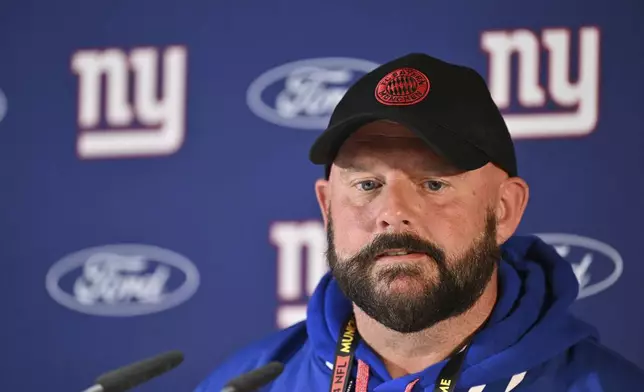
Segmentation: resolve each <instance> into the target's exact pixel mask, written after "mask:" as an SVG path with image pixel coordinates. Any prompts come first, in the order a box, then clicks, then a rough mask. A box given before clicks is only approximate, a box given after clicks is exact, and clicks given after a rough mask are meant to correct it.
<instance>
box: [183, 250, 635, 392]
mask: <svg viewBox="0 0 644 392" xmlns="http://www.w3.org/2000/svg"><path fill="white" fill-rule="evenodd" d="M499 282H500V294H499V298H498V301H497V304H496V306H495V308H494V311H493V313H492V315H491V318H490V320H489V322H488V324H487V325H486V327H485V328H484V329H482V330H481V331H479V333H478V334H477V335H476V336H475V338H474V340H473V341H472V342H471V344H470V348H469V350H468V351H467V354H466V357H465V361H464V364H463V367H462V371H461V377H460V379H459V380H458V383H457V386H456V391H457V392H509V391H516V392H582V391H584V392H613V391H644V372H643V371H642V370H640V369H638V368H637V367H636V366H635V365H633V364H631V363H630V362H628V361H626V360H625V359H623V358H622V357H620V356H619V355H617V354H616V353H614V352H612V351H611V350H609V349H607V348H606V347H604V346H602V345H600V344H599V343H598V338H597V333H596V331H595V329H594V328H592V327H591V326H590V325H588V324H586V323H584V322H582V321H581V320H579V319H576V318H575V317H573V316H572V315H571V314H570V313H569V311H568V308H569V306H570V305H571V304H572V303H573V302H574V301H575V299H576V297H577V293H578V282H577V279H576V278H575V275H574V274H573V272H572V268H571V266H570V264H569V263H568V262H567V261H565V260H563V259H562V258H561V257H560V256H559V255H558V254H557V253H556V251H555V250H554V249H553V248H552V247H551V246H550V245H547V244H546V243H544V242H543V241H541V240H540V239H538V238H536V237H514V238H512V239H510V240H509V241H508V242H506V243H505V244H504V246H503V257H502V260H501V261H500V263H499ZM351 311H352V307H351V302H350V301H349V300H348V299H347V298H346V297H344V295H343V294H342V292H341V291H340V289H339V288H338V285H337V283H336V281H335V280H334V279H333V278H332V277H331V276H330V275H329V274H327V275H326V276H325V277H324V278H323V279H322V280H321V281H320V283H319V285H318V287H317V288H316V291H315V293H314V294H313V296H312V297H311V300H310V302H309V305H308V309H307V319H306V321H302V322H300V323H298V324H295V325H294V326H292V327H290V328H287V329H285V330H282V331H279V332H277V333H274V334H272V335H270V336H269V337H267V338H265V339H263V340H262V341H259V342H255V343H254V344H251V345H249V346H247V347H246V348H244V349H243V350H241V351H239V352H238V353H236V354H235V355H233V356H232V357H230V358H228V359H227V360H226V361H225V362H224V363H223V364H222V365H220V366H219V367H218V368H217V369H216V370H215V371H214V372H213V373H212V374H211V375H210V376H209V377H208V378H207V379H206V380H204V381H203V382H202V384H201V385H200V386H198V387H197V389H196V390H195V392H220V390H221V389H222V387H223V386H224V385H225V384H226V383H227V382H228V381H229V380H230V379H232V378H234V377H237V376H238V375H240V374H242V373H244V372H247V371H250V370H252V369H254V368H256V367H259V366H261V365H263V364H266V363H268V362H271V361H280V362H282V363H284V364H285V368H284V372H283V373H282V374H281V375H280V376H279V377H278V378H277V380H275V381H274V382H273V383H271V384H270V385H268V386H266V387H265V388H263V389H261V391H262V392H269V391H270V392H278V391H279V392H282V391H283V392H300V391H308V392H328V391H329V386H330V380H331V373H332V368H333V365H332V363H333V361H334V357H335V349H336V342H337V339H338V336H339V334H340V330H341V328H342V325H343V323H344V322H345V320H346V319H347V317H349V315H350V314H351ZM355 355H356V359H360V360H362V361H363V362H365V363H366V364H367V365H368V367H369V372H370V374H369V380H368V390H369V391H376V392H403V391H405V388H406V387H407V386H408V385H409V384H410V383H411V382H412V381H414V380H416V379H419V381H418V382H417V383H416V384H415V385H414V386H413V389H411V391H414V392H420V391H427V392H431V391H433V388H434V382H435V381H436V378H437V376H438V374H439V372H440V370H441V369H442V368H443V366H444V365H445V364H446V363H447V361H442V362H439V363H437V364H434V365H432V366H430V367H428V368H426V369H425V370H423V371H421V372H419V373H416V374H410V375H407V376H404V377H399V378H396V379H392V378H391V376H389V373H388V372H387V370H386V368H385V366H384V364H383V363H382V361H381V360H380V359H379V358H378V356H377V355H376V354H375V353H374V352H373V351H372V350H371V349H370V348H369V347H368V346H366V345H365V344H364V343H362V342H361V343H360V344H359V345H358V348H357V350H356V354H355ZM356 367H357V366H353V377H355V376H356Z"/></svg>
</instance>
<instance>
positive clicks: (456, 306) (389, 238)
mask: <svg viewBox="0 0 644 392" xmlns="http://www.w3.org/2000/svg"><path fill="white" fill-rule="evenodd" d="M330 216H331V215H330V214H329V222H328V225H327V241H328V250H327V254H326V256H327V262H328V264H329V268H330V270H331V273H332V274H333V276H334V277H335V279H336V280H337V282H338V286H339V287H340V289H341V290H342V292H343V293H344V295H345V296H346V297H347V298H349V299H350V300H351V301H352V302H353V303H354V304H355V305H356V306H357V307H359V308H360V309H362V311H364V312H365V313H366V314H367V315H369V316H370V317H371V318H373V319H374V320H376V321H377V322H379V323H380V324H382V325H384V326H385V327H387V328H389V329H392V330H394V331H398V332H401V333H411V332H418V331H421V330H423V329H427V328H429V327H431V326H433V325H435V324H436V323H438V322H440V321H443V320H446V319H448V318H451V317H455V316H458V315H460V314H463V313H464V312H466V311H467V310H468V309H470V308H471V307H472V306H473V305H474V304H475V303H476V301H477V300H478V299H479V298H480V297H481V295H482V294H483V291H484V290H485V288H486V287H487V285H488V283H489V281H490V279H491V277H492V274H493V272H494V269H495V266H496V263H497V262H498V261H499V259H500V256H501V252H500V248H499V246H498V245H497V243H496V223H497V222H496V216H495V215H494V214H493V213H492V212H491V211H488V213H487V216H486V222H485V229H484V231H483V233H482V235H481V236H480V237H479V238H478V239H477V240H475V241H474V243H473V244H472V246H471V247H470V248H469V249H467V251H466V252H465V253H464V254H462V255H461V256H459V257H454V258H452V259H451V260H448V258H447V255H446V252H445V250H443V249H441V248H440V247H439V246H437V245H435V244H433V243H431V242H428V241H426V240H423V239H422V238H420V237H418V236H416V235H414V234H411V233H384V234H380V235H378V236H377V237H375V238H374V240H373V241H372V242H371V243H369V244H367V245H366V246H364V247H363V248H362V249H361V250H360V251H359V252H357V253H356V254H355V255H353V256H352V257H350V258H348V259H344V260H340V259H339V257H338V254H337V253H336V249H335V244H334V235H335V234H334V231H333V223H332V221H331V217H330ZM341 235H346V234H342V233H341ZM391 249H396V250H404V251H406V252H409V253H421V254H426V255H428V256H429V258H430V261H429V262H430V263H433V264H434V267H435V271H436V272H435V273H433V274H432V273H431V268H428V267H429V266H427V265H422V264H420V263H419V262H413V263H402V262H401V263H396V264H391V265H385V266H382V268H378V270H376V271H374V269H375V268H376V267H377V265H376V258H377V257H378V255H381V254H382V253H383V252H385V251H387V250H391ZM432 275H433V276H432ZM436 275H437V276H436ZM399 279H405V281H413V282H414V283H416V282H420V287H419V288H418V289H417V287H418V285H417V284H413V285H409V287H408V288H407V290H398V289H397V290H393V289H391V287H392V284H393V283H394V282H396V281H397V280H399ZM412 286H413V287H412Z"/></svg>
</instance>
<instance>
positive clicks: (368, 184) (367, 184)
mask: <svg viewBox="0 0 644 392" xmlns="http://www.w3.org/2000/svg"><path fill="white" fill-rule="evenodd" d="M377 187H378V183H377V182H375V181H372V180H367V181H361V182H359V183H358V189H360V190H361V191H365V192H369V191H372V190H374V189H376V188H377Z"/></svg>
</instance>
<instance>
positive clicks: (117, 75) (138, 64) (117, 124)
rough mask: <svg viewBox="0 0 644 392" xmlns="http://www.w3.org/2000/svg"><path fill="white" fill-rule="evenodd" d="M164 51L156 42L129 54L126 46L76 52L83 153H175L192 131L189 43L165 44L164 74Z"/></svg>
mask: <svg viewBox="0 0 644 392" xmlns="http://www.w3.org/2000/svg"><path fill="white" fill-rule="evenodd" d="M158 57H159V51H158V50H157V49H156V48H137V49H134V50H132V51H131V53H130V54H129V56H128V54H126V53H125V52H123V51H122V50H120V49H107V50H102V51H100V50H82V51H79V52H77V53H75V54H74V56H73V57H72V61H71V67H72V70H73V72H74V73H75V74H77V75H78V78H79V81H78V120H77V121H78V127H79V135H78V139H77V144H76V149H77V152H78V156H79V157H80V158H82V159H92V158H127V157H140V156H160V155H170V154H173V153H174V152H176V151H177V150H178V149H179V148H180V147H181V145H182V144H183V140H184V136H185V132H186V129H185V109H186V57H187V55H186V49H185V48H184V47H181V46H173V47H169V48H167V49H166V50H165V53H164V54H163V65H162V76H161V77H160V78H159V75H158V68H159V64H158V63H159V60H158ZM130 72H132V75H131V74H130ZM103 79H105V82H104V83H103ZM159 81H160V86H159ZM159 87H160V88H159ZM159 90H160V91H159ZM130 91H131V93H130ZM103 99H104V102H103V105H101V103H102V101H103ZM102 108H104V117H102V116H101V114H102V110H101V109H102ZM101 120H103V121H101Z"/></svg>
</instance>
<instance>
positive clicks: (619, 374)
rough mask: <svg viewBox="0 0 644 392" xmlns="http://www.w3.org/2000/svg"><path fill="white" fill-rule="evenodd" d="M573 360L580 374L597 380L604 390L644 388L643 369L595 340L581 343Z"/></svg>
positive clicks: (575, 351) (573, 354)
mask: <svg viewBox="0 0 644 392" xmlns="http://www.w3.org/2000/svg"><path fill="white" fill-rule="evenodd" d="M571 359H572V363H573V364H576V365H577V367H578V369H577V371H578V372H582V373H585V374H587V375H589V376H591V377H594V378H596V381H597V382H598V383H599V384H600V385H601V386H602V387H604V388H609V387H610V388H613V389H614V390H618V388H626V387H633V386H644V370H643V369H641V368H639V367H638V366H637V365H635V364H634V363H633V362H631V361H629V360H628V359H626V358H625V357H623V356H622V355H620V354H619V353H618V352H616V351H615V350H613V349H611V348H609V347H607V346H605V345H603V344H601V343H599V342H597V341H595V340H591V339H588V340H585V341H583V342H581V343H579V344H578V345H577V346H576V347H575V349H574V350H573V352H572V358H571ZM573 366H574V365H573ZM613 389H608V390H613Z"/></svg>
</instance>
